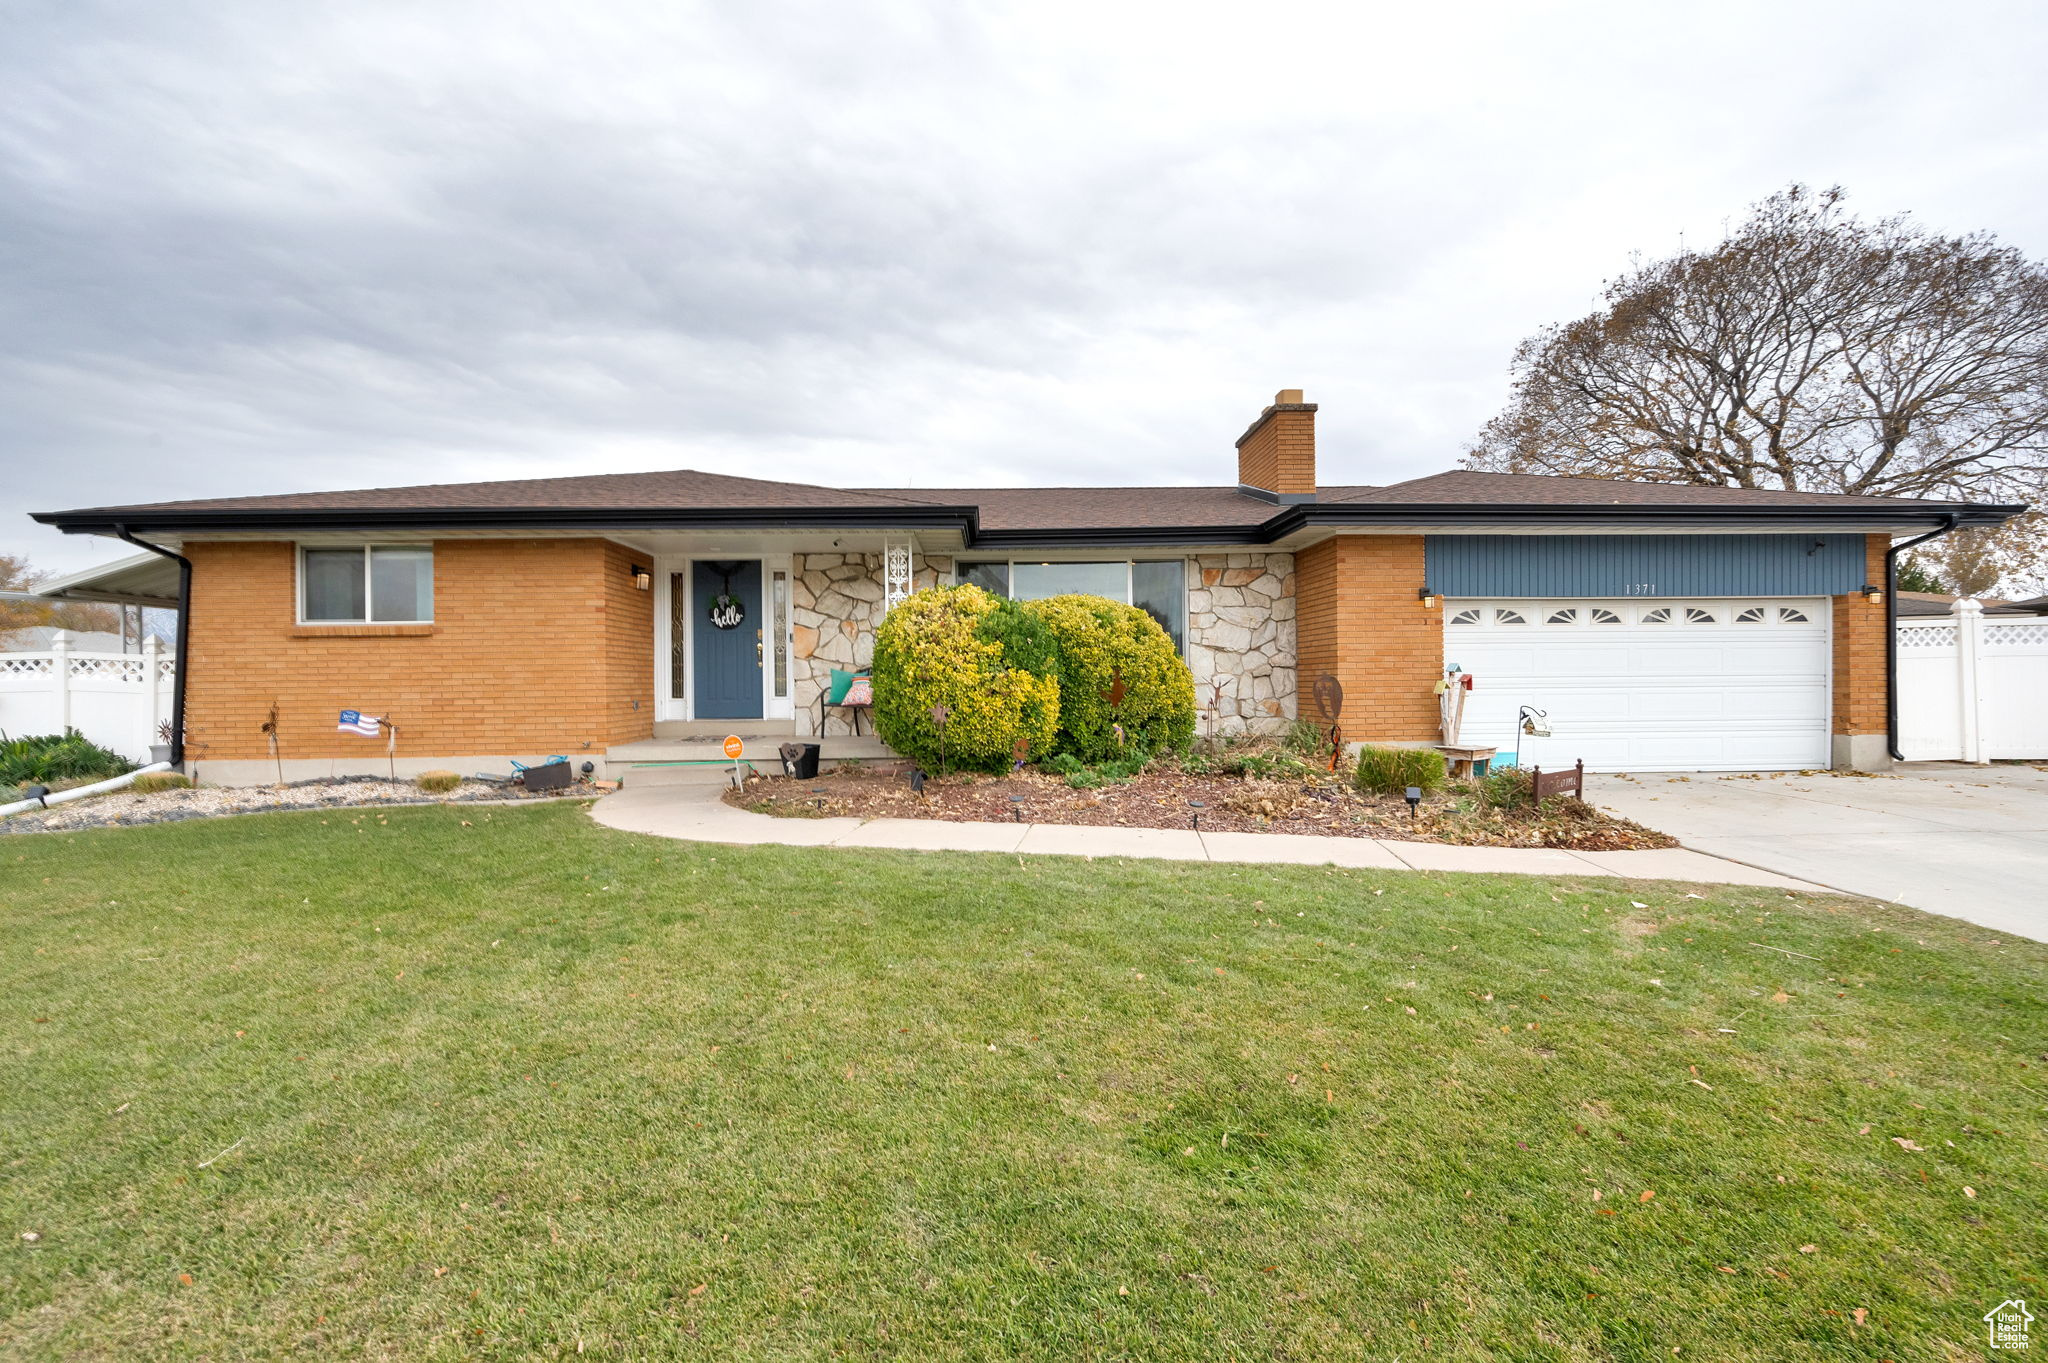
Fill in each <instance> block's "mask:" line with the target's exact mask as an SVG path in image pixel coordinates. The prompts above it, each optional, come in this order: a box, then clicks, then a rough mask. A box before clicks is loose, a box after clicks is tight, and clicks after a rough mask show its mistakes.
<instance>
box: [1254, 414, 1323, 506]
mask: <svg viewBox="0 0 2048 1363" xmlns="http://www.w3.org/2000/svg"><path fill="white" fill-rule="evenodd" d="M1280 397H1281V399H1282V401H1278V402H1275V403H1274V405H1273V406H1271V407H1268V408H1267V409H1266V410H1265V412H1264V413H1263V414H1262V415H1261V416H1260V417H1259V419H1258V421H1256V422H1254V423H1253V425H1252V428H1251V429H1250V430H1249V431H1246V432H1245V433H1244V436H1243V438H1242V439H1240V440H1239V441H1238V443H1237V481H1238V482H1239V483H1241V484H1243V485H1244V486H1246V487H1256V488H1264V489H1265V490H1266V491H1268V492H1279V493H1287V494H1313V493H1314V492H1315V490H1316V408H1315V404H1314V403H1312V402H1303V401H1302V400H1301V394H1300V392H1298V391H1295V390H1291V389H1290V390H1288V391H1287V392H1283V393H1282V394H1281V395H1280ZM1289 398H1291V399H1292V400H1291V401H1289V400H1287V399H1289Z"/></svg>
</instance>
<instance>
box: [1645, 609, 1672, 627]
mask: <svg viewBox="0 0 2048 1363" xmlns="http://www.w3.org/2000/svg"><path fill="white" fill-rule="evenodd" d="M1643 623H1644V624H1646V625H1668V624H1670V623H1671V607H1669V606H1659V607H1657V609H1655V610H1653V611H1649V612H1647V613H1646V614H1645V615H1644V616H1643Z"/></svg>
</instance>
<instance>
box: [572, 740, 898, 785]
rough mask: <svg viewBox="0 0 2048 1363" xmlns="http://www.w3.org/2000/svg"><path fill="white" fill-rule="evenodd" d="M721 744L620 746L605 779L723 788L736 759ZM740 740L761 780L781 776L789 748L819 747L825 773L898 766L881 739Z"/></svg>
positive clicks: (686, 742)
mask: <svg viewBox="0 0 2048 1363" xmlns="http://www.w3.org/2000/svg"><path fill="white" fill-rule="evenodd" d="M727 732H731V730H727ZM723 738H724V735H723V734H721V735H720V736H719V737H718V738H716V739H701V738H650V739H643V740H641V741H640V742H638V743H621V744H619V745H618V746H616V747H614V748H612V749H611V750H610V751H609V752H607V753H606V754H605V760H604V768H605V771H604V774H605V778H606V779H607V780H612V781H623V782H624V783H625V784H627V785H629V786H683V785H721V784H723V783H725V782H726V781H728V780H730V779H731V775H732V759H730V758H728V757H727V756H726V755H725V749H724V747H723ZM740 738H741V740H742V741H743V742H744V743H745V745H746V751H745V753H744V754H743V755H742V757H741V761H742V762H743V763H745V762H751V763H752V764H753V766H754V769H755V770H756V771H759V772H762V773H763V774H775V775H780V774H781V772H782V758H781V755H780V753H779V752H778V749H780V748H781V746H782V745H783V744H784V743H791V742H797V743H816V744H818V745H819V748H820V751H819V753H818V757H819V760H820V761H821V762H823V763H824V764H825V767H826V768H827V769H829V768H831V767H833V766H836V765H838V764H839V763H841V762H854V761H858V762H891V761H896V760H899V759H898V758H897V756H896V754H895V753H893V752H891V751H889V749H888V747H887V746H886V745H885V744H884V743H883V742H882V740H881V739H879V738H871V737H869V736H867V735H865V734H863V735H861V736H860V737H858V738H855V737H852V736H850V735H847V734H833V735H830V736H828V737H825V738H796V737H793V736H792V735H790V734H787V733H783V734H774V735H769V736H766V737H762V738H748V737H747V736H746V735H745V734H741V735H740Z"/></svg>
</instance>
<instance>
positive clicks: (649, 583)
mask: <svg viewBox="0 0 2048 1363" xmlns="http://www.w3.org/2000/svg"><path fill="white" fill-rule="evenodd" d="M631 571H632V574H633V586H634V587H636V588H637V589H639V590H640V591H643V592H649V591H653V590H654V570H653V569H652V568H649V567H648V566H647V565H646V564H644V563H636V564H634V565H633V567H632V569H631Z"/></svg>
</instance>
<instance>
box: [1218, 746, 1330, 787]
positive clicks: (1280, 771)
mask: <svg viewBox="0 0 2048 1363" xmlns="http://www.w3.org/2000/svg"><path fill="white" fill-rule="evenodd" d="M1217 765H1218V767H1219V768H1220V769H1221V770H1222V771H1223V773H1224V774H1225V775H1226V776H1251V777H1256V778H1258V779H1260V780H1270V779H1274V778H1294V779H1299V778H1301V777H1305V776H1310V775H1313V774H1315V773H1316V772H1319V771H1321V770H1323V764H1322V763H1320V762H1311V761H1309V760H1308V759H1307V758H1305V757H1303V756H1302V755H1301V754H1300V753H1297V752H1295V751H1293V750H1292V749H1291V748H1278V747H1257V748H1245V749H1243V750H1241V751H1233V752H1226V753H1224V754H1223V757H1222V759H1221V760H1220V761H1219V762H1218V763H1217Z"/></svg>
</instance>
